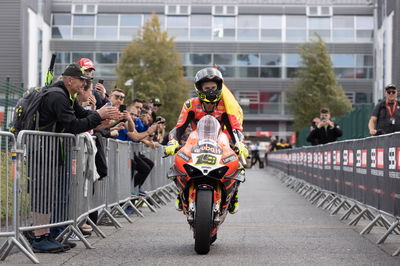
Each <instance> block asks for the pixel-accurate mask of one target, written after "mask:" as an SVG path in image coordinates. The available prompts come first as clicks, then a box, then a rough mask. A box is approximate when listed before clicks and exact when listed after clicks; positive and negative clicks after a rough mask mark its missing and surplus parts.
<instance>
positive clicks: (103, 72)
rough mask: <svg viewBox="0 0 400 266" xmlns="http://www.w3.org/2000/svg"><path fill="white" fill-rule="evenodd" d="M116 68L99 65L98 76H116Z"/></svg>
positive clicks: (97, 68) (97, 67)
mask: <svg viewBox="0 0 400 266" xmlns="http://www.w3.org/2000/svg"><path fill="white" fill-rule="evenodd" d="M115 67H116V65H97V66H96V75H99V76H100V77H104V76H115Z"/></svg>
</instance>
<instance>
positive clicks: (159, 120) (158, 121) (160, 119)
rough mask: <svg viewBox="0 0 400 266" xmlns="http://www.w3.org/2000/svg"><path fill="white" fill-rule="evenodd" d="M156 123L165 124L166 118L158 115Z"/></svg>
mask: <svg viewBox="0 0 400 266" xmlns="http://www.w3.org/2000/svg"><path fill="white" fill-rule="evenodd" d="M155 122H156V123H160V124H164V123H165V118H164V117H162V116H157V117H156V121H155Z"/></svg>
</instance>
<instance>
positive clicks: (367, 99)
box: [355, 92, 372, 103]
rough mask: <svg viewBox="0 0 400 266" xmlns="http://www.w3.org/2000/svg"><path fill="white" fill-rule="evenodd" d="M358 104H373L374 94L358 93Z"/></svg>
mask: <svg viewBox="0 0 400 266" xmlns="http://www.w3.org/2000/svg"><path fill="white" fill-rule="evenodd" d="M355 100H356V101H355V102H356V103H371V102H372V94H371V93H366V92H356V99H355Z"/></svg>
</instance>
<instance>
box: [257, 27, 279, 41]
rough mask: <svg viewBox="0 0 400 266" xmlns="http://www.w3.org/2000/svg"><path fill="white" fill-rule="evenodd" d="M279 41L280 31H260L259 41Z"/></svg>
mask: <svg viewBox="0 0 400 266" xmlns="http://www.w3.org/2000/svg"><path fill="white" fill-rule="evenodd" d="M281 39H282V31H281V30H261V40H263V41H280V40H281Z"/></svg>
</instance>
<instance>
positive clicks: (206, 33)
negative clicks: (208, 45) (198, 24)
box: [190, 28, 211, 40]
mask: <svg viewBox="0 0 400 266" xmlns="http://www.w3.org/2000/svg"><path fill="white" fill-rule="evenodd" d="M190 39H191V40H211V29H193V28H192V29H190Z"/></svg>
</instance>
